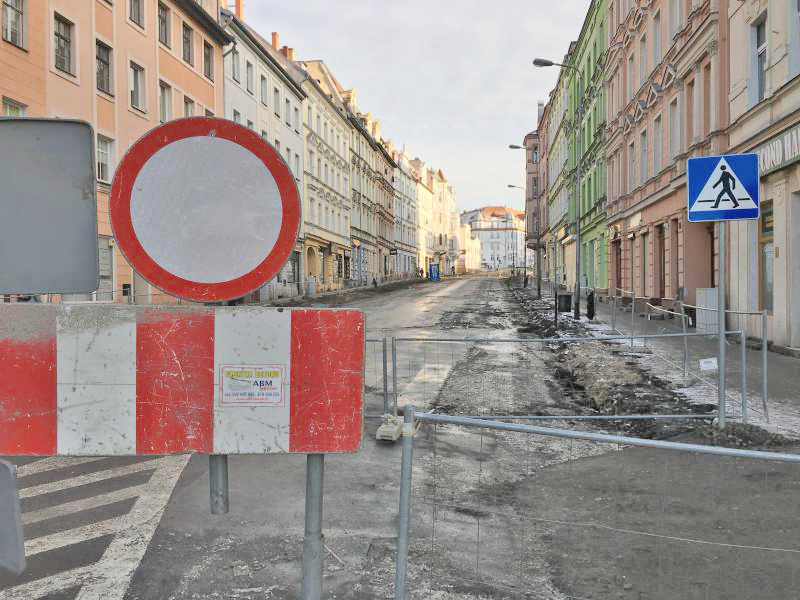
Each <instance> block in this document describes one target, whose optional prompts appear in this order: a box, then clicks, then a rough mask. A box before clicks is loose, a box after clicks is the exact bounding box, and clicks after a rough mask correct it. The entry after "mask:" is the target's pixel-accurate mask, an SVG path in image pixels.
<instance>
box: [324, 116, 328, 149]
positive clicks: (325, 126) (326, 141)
mask: <svg viewBox="0 0 800 600" xmlns="http://www.w3.org/2000/svg"><path fill="white" fill-rule="evenodd" d="M323 131H324V132H325V135H324V136H323V138H324V139H325V143H326V144H327V143H328V123H327V121H326V122H325V124H324V125H323Z"/></svg>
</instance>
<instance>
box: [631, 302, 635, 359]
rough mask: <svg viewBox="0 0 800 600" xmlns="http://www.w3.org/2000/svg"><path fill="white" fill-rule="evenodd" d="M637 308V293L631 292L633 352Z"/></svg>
mask: <svg viewBox="0 0 800 600" xmlns="http://www.w3.org/2000/svg"><path fill="white" fill-rule="evenodd" d="M635 307H636V292H635V291H633V290H631V350H633V331H634V328H635V327H634V325H635V319H634V317H635V316H636V315H635V314H634V311H635Z"/></svg>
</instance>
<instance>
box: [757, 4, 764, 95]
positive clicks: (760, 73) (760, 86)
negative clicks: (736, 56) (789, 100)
mask: <svg viewBox="0 0 800 600" xmlns="http://www.w3.org/2000/svg"><path fill="white" fill-rule="evenodd" d="M755 30H756V31H755V34H756V56H755V58H756V61H755V64H756V92H757V93H756V97H757V99H758V102H761V101H762V100H763V99H764V94H765V92H766V87H767V15H766V13H765V14H764V15H763V16H762V17H761V18H760V19H759V20H758V23H756V25H755Z"/></svg>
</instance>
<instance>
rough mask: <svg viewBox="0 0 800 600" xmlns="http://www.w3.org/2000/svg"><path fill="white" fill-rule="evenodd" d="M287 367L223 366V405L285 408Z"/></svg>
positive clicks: (221, 375) (221, 377) (221, 400)
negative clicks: (285, 374) (284, 388)
mask: <svg viewBox="0 0 800 600" xmlns="http://www.w3.org/2000/svg"><path fill="white" fill-rule="evenodd" d="M285 370H286V367H285V366H284V365H223V366H222V367H221V372H220V382H219V385H220V390H221V393H220V404H222V405H223V406H226V405H234V406H283V405H284V396H283V383H284V375H283V374H284V372H285Z"/></svg>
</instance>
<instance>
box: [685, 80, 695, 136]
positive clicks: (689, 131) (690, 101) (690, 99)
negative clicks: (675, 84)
mask: <svg viewBox="0 0 800 600" xmlns="http://www.w3.org/2000/svg"><path fill="white" fill-rule="evenodd" d="M694 94H695V88H694V80H692V81H690V82H689V83H688V84H687V85H686V140H687V145H691V144H692V143H693V141H694V134H695V131H694Z"/></svg>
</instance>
